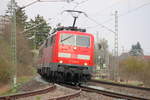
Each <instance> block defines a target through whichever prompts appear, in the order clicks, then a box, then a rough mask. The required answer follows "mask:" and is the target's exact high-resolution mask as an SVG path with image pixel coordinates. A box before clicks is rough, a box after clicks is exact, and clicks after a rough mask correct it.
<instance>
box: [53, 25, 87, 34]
mask: <svg viewBox="0 0 150 100" xmlns="http://www.w3.org/2000/svg"><path fill="white" fill-rule="evenodd" d="M62 30H68V31H69V30H70V31H79V32H86V29H81V28H78V27H72V26H69V27H63V26H61V27H57V28H56V29H54V31H53V32H52V33H51V34H53V33H55V32H56V31H62Z"/></svg>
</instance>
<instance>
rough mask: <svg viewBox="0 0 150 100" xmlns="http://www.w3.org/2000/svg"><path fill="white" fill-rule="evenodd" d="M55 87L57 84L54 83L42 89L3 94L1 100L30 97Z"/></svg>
mask: <svg viewBox="0 0 150 100" xmlns="http://www.w3.org/2000/svg"><path fill="white" fill-rule="evenodd" d="M55 89H56V85H52V86H49V87H48V88H44V89H40V90H35V91H30V92H24V93H17V94H12V95H7V96H1V97H0V100H16V99H19V98H25V97H29V96H35V95H40V94H44V93H48V92H51V91H53V90H55Z"/></svg>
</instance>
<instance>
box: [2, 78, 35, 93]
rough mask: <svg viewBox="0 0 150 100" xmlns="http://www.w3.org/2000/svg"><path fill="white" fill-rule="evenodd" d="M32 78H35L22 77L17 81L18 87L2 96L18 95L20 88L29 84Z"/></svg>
mask: <svg viewBox="0 0 150 100" xmlns="http://www.w3.org/2000/svg"><path fill="white" fill-rule="evenodd" d="M32 78H33V77H32V76H22V77H19V78H18V79H17V84H16V87H12V88H11V89H9V90H8V91H6V92H5V93H3V94H0V95H2V96H5V95H11V94H15V93H18V90H19V88H20V86H21V85H22V84H24V83H26V82H29V81H30V80H31V79H32Z"/></svg>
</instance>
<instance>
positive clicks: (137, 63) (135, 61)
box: [120, 57, 150, 86]
mask: <svg viewBox="0 0 150 100" xmlns="http://www.w3.org/2000/svg"><path fill="white" fill-rule="evenodd" d="M149 68H150V61H145V60H144V59H142V57H128V58H127V59H125V60H122V61H121V62H120V77H121V78H122V79H126V80H138V81H142V82H143V83H144V85H147V86H150V80H149V77H150V69H149Z"/></svg>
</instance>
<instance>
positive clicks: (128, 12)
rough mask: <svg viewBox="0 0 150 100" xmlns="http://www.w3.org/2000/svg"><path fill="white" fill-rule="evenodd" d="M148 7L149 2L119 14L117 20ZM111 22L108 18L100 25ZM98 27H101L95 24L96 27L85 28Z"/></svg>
mask: <svg viewBox="0 0 150 100" xmlns="http://www.w3.org/2000/svg"><path fill="white" fill-rule="evenodd" d="M148 5H150V2H148V3H144V4H142V5H140V6H138V7H136V8H134V9H131V10H128V11H127V12H126V13H123V14H120V15H118V18H121V17H124V16H126V15H128V14H130V13H132V12H134V11H137V10H139V9H140V8H143V7H145V6H148ZM112 20H113V19H112V18H109V19H107V20H105V21H104V22H102V23H101V24H105V23H108V22H110V21H112ZM98 26H101V25H98V24H97V25H94V26H89V27H86V28H95V27H98Z"/></svg>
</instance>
